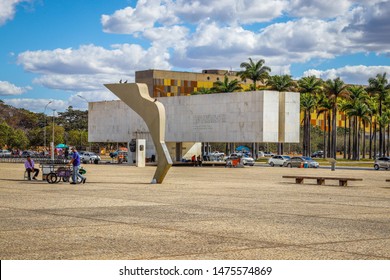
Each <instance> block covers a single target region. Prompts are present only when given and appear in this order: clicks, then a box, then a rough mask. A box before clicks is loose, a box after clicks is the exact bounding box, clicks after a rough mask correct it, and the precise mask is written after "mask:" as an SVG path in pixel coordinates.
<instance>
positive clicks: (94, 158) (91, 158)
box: [80, 152, 101, 163]
mask: <svg viewBox="0 0 390 280" xmlns="http://www.w3.org/2000/svg"><path fill="white" fill-rule="evenodd" d="M80 159H81V162H83V163H88V162H93V163H98V162H99V161H100V160H101V158H100V156H98V155H97V154H95V153H92V152H84V153H83V154H82V155H80Z"/></svg>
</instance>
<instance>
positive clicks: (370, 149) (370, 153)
mask: <svg viewBox="0 0 390 280" xmlns="http://www.w3.org/2000/svg"><path fill="white" fill-rule="evenodd" d="M369 158H370V159H371V158H372V117H371V122H370V148H369Z"/></svg>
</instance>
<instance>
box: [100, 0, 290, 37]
mask: <svg viewBox="0 0 390 280" xmlns="http://www.w3.org/2000/svg"><path fill="white" fill-rule="evenodd" d="M287 5H288V1H287V0H224V1H220V0H194V1H187V0H177V1H169V0H167V1H159V0H142V1H138V2H137V5H136V7H134V8H133V7H126V8H124V9H121V10H117V11H116V12H114V13H113V14H112V15H102V17H101V23H102V26H103V31H105V32H108V33H121V34H134V33H138V32H144V31H145V30H148V29H150V28H153V27H155V26H156V25H157V24H163V25H168V26H169V25H172V24H177V23H192V24H197V23H199V22H202V21H205V20H207V19H209V18H212V19H213V21H216V22H218V23H220V24H227V25H231V24H252V23H259V22H267V21H270V20H272V19H274V18H277V17H279V16H281V15H282V13H283V9H285V8H286V7H287Z"/></svg>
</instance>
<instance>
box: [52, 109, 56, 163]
mask: <svg viewBox="0 0 390 280" xmlns="http://www.w3.org/2000/svg"><path fill="white" fill-rule="evenodd" d="M52 110H53V141H52V142H51V159H52V160H54V113H55V111H56V109H52Z"/></svg>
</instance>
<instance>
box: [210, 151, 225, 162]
mask: <svg viewBox="0 0 390 280" xmlns="http://www.w3.org/2000/svg"><path fill="white" fill-rule="evenodd" d="M224 156H225V154H224V153H222V152H218V151H215V152H212V153H209V154H208V155H207V156H206V157H207V160H210V161H222V160H223V158H224Z"/></svg>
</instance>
